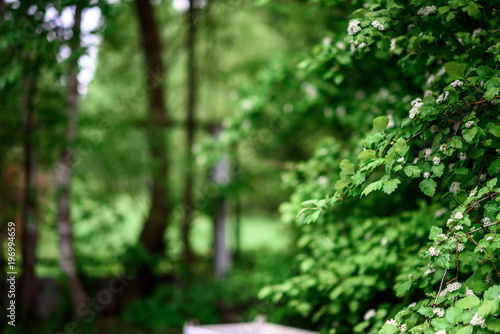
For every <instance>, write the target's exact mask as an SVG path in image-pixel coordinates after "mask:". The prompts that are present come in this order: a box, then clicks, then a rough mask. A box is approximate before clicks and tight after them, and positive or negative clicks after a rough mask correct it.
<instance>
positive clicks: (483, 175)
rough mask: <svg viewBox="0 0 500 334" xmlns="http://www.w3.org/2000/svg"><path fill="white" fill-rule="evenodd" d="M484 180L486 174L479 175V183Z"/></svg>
mask: <svg viewBox="0 0 500 334" xmlns="http://www.w3.org/2000/svg"><path fill="white" fill-rule="evenodd" d="M484 180H486V174H484V173H481V175H479V181H484Z"/></svg>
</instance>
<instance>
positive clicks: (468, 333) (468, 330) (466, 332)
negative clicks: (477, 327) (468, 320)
mask: <svg viewBox="0 0 500 334" xmlns="http://www.w3.org/2000/svg"><path fill="white" fill-rule="evenodd" d="M472 330H473V328H472V325H469V326H466V327H464V328H461V329H460V330H459V331H458V332H457V334H472Z"/></svg>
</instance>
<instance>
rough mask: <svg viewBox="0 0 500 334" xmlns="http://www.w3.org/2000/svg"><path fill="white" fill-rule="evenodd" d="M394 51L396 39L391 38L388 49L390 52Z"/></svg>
mask: <svg viewBox="0 0 500 334" xmlns="http://www.w3.org/2000/svg"><path fill="white" fill-rule="evenodd" d="M394 50H396V39H395V38H393V39H391V48H390V51H394Z"/></svg>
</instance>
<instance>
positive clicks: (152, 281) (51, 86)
mask: <svg viewBox="0 0 500 334" xmlns="http://www.w3.org/2000/svg"><path fill="white" fill-rule="evenodd" d="M324 9H325V7H324V6H323V5H322V4H320V3H309V2H306V1H282V2H279V1H278V2H267V1H257V2H256V1H233V0H230V1H225V0H223V1H219V0H207V1H204V0H191V1H188V0H184V1H182V0H176V1H173V2H172V1H151V2H149V1H148V0H137V1H135V2H134V1H79V0H78V1H65V0H63V1H16V0H13V1H12V0H4V1H1V2H0V17H1V20H0V22H1V23H0V27H1V40H0V48H1V50H2V51H1V56H0V62H1V65H0V66H1V75H0V88H1V95H0V99H1V110H2V112H1V114H0V124H1V125H0V137H1V139H0V141H1V149H0V167H1V168H0V170H1V173H2V174H1V177H2V181H1V182H0V186H1V189H0V196H1V197H0V211H1V224H2V225H1V226H2V231H3V233H2V240H1V243H2V248H1V250H2V254H0V259H1V260H0V261H1V262H2V263H0V264H1V267H2V273H1V275H2V279H1V283H0V287H1V290H2V291H1V295H2V302H3V304H2V311H0V313H1V314H2V319H6V318H5V314H4V312H5V309H6V307H7V306H8V305H6V302H8V301H6V299H5V298H3V297H4V296H6V289H7V288H8V286H7V283H6V272H7V271H6V270H3V269H4V268H6V265H7V263H6V262H7V258H8V256H9V255H8V251H7V243H8V240H7V233H6V231H7V223H8V222H9V221H13V222H15V224H16V239H15V243H16V246H17V248H16V249H17V253H16V257H15V259H16V265H17V272H18V273H19V275H18V281H17V304H16V305H17V321H16V327H15V328H14V327H12V326H8V325H7V324H6V323H4V321H2V323H4V324H5V328H4V330H3V332H4V333H10V332H22V333H28V332H31V331H33V332H37V333H48V332H59V331H61V332H64V330H65V329H66V330H67V327H65V326H68V321H69V320H71V319H77V320H79V321H80V322H79V325H78V326H79V327H78V328H77V329H83V332H85V333H91V332H102V333H114V332H119V331H123V330H126V332H127V333H135V332H137V333H143V332H148V333H150V332H155V333H156V332H162V333H165V332H173V333H176V332H179V331H180V329H181V328H182V326H183V324H184V323H185V322H186V321H189V320H190V319H193V320H195V321H199V322H200V323H202V324H209V323H221V322H237V321H247V320H252V319H253V318H254V317H255V316H257V315H259V314H265V315H267V316H268V317H269V318H268V319H269V320H270V321H275V322H281V323H284V324H295V325H302V326H306V327H307V326H309V327H310V326H311V325H310V324H309V325H308V322H307V321H302V320H297V318H296V317H294V316H290V317H288V314H287V311H286V310H285V309H283V310H279V309H277V308H276V307H275V306H274V305H273V304H272V303H271V302H270V301H260V300H258V299H257V293H258V291H259V290H260V289H261V288H262V287H263V286H264V285H265V284H269V283H273V282H281V281H283V280H284V279H286V278H288V277H291V276H292V275H293V264H292V260H293V258H294V256H295V255H296V247H295V246H294V244H295V240H296V238H297V229H296V227H294V225H290V224H283V223H282V222H281V221H280V217H279V213H278V209H277V208H278V206H279V204H280V203H281V202H284V201H285V200H286V199H287V197H288V196H289V195H290V190H288V189H286V188H285V187H283V186H282V185H280V183H281V172H282V171H283V170H284V169H286V168H287V167H286V163H287V161H298V160H301V159H304V158H306V157H307V156H308V155H310V152H311V151H312V149H313V148H314V146H315V144H316V143H317V141H318V139H319V138H320V133H321V131H323V132H324V131H326V132H328V131H331V130H329V129H322V128H321V127H320V125H321V122H323V118H324V116H323V117H319V118H318V117H316V116H314V117H309V116H306V115H305V114H304V115H300V116H299V117H300V119H297V118H290V119H291V121H290V120H288V119H285V118H284V116H283V115H286V114H287V113H291V112H292V110H294V109H295V108H301V109H303V110H304V111H305V110H306V109H307V108H309V107H317V106H315V105H316V104H320V103H318V92H317V89H316V88H315V87H314V86H313V85H312V84H310V83H308V82H307V80H306V78H305V74H304V73H302V72H298V71H296V66H297V64H298V62H299V61H300V60H301V59H302V58H304V57H305V56H306V55H307V54H309V53H310V51H311V49H312V47H313V46H314V45H317V44H318V43H319V42H321V40H322V39H323V38H324V37H325V34H326V31H327V30H330V29H332V28H333V27H334V24H335V22H334V20H332V17H331V13H330V12H325V10H324ZM258 100H259V101H258ZM289 100H290V101H289ZM257 104H261V105H260V106H257ZM263 104H266V106H264V105H263ZM261 107H262V108H263V109H262V111H259V112H255V115H256V122H255V124H254V125H252V124H251V123H250V122H249V121H247V123H246V125H245V127H243V129H244V130H245V131H247V132H248V130H250V128H252V126H256V130H255V132H254V133H252V134H251V135H245V136H243V135H238V136H237V138H228V136H231V133H227V132H225V129H227V128H228V127H229V126H230V125H231V124H232V122H234V120H233V119H236V120H238V118H241V115H243V114H245V113H248V112H250V111H251V110H255V111H257V110H258V109H257V108H261ZM264 107H265V109H264ZM317 108H319V107H317ZM321 108H322V107H321ZM321 110H322V109H321ZM298 127H300V128H301V129H304V131H306V132H304V133H305V134H307V137H308V138H296V136H295V134H294V132H295V131H296V129H297V128H298ZM306 129H307V130H306ZM252 131H254V130H252ZM221 138H222V139H221ZM102 289H105V290H110V289H111V291H112V294H109V293H108V292H102V293H101V294H99V293H100V292H101V291H102ZM118 291H119V292H118ZM110 296H111V297H110ZM89 298H90V299H89ZM91 299H93V300H94V304H92V302H91V301H90V300H91ZM88 301H90V302H88ZM96 301H97V302H96ZM96 303H97V304H96ZM69 324H70V326H71V323H69Z"/></svg>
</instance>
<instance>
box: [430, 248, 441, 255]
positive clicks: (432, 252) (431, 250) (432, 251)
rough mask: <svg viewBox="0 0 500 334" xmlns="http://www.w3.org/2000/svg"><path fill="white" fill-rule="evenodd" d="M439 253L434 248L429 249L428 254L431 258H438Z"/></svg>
mask: <svg viewBox="0 0 500 334" xmlns="http://www.w3.org/2000/svg"><path fill="white" fill-rule="evenodd" d="M440 252H441V251H440V250H439V249H437V250H436V249H435V248H434V247H429V254H430V255H431V256H438V255H439V253H440Z"/></svg>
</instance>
